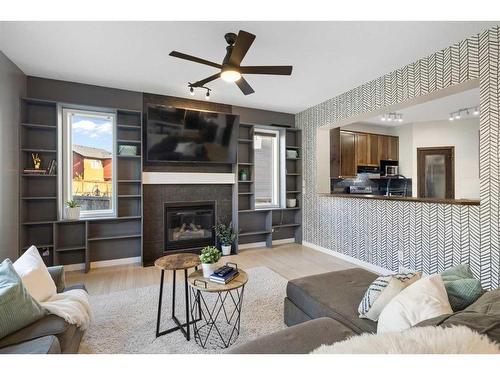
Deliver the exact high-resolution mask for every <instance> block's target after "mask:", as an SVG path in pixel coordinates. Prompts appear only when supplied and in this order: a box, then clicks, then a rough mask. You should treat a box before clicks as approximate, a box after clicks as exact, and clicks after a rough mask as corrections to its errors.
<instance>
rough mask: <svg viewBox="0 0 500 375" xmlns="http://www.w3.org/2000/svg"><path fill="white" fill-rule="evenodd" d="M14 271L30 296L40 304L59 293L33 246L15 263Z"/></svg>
mask: <svg viewBox="0 0 500 375" xmlns="http://www.w3.org/2000/svg"><path fill="white" fill-rule="evenodd" d="M14 269H15V270H16V272H17V273H18V274H19V276H21V279H22V280H23V284H24V286H25V287H26V289H27V290H28V292H29V294H31V296H32V297H33V298H34V299H36V300H37V301H38V302H44V301H46V300H48V299H49V298H50V297H52V296H53V295H54V294H56V293H57V289H56V284H55V283H54V280H53V279H52V277H50V274H49V271H48V270H47V267H46V266H45V263H43V260H42V257H41V256H40V253H39V252H38V249H37V248H36V247H35V246H31V247H30V248H29V249H28V250H26V251H25V252H24V254H23V255H21V256H20V257H19V259H18V260H16V261H15V262H14Z"/></svg>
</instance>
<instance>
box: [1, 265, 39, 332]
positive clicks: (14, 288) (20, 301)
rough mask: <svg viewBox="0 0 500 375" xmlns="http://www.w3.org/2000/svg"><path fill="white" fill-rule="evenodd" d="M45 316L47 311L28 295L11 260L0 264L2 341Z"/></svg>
mask: <svg viewBox="0 0 500 375" xmlns="http://www.w3.org/2000/svg"><path fill="white" fill-rule="evenodd" d="M44 315H45V310H44V309H43V308H42V307H41V306H40V305H39V304H38V302H37V301H35V300H34V299H33V297H31V295H30V294H29V293H28V291H27V290H26V288H25V287H24V285H23V282H22V281H21V278H20V277H19V275H18V274H17V273H16V271H15V270H14V267H13V266H12V262H11V261H10V259H6V260H4V261H3V262H2V263H0V339H1V338H2V337H5V336H7V335H8V334H10V333H12V332H15V331H17V330H18V329H21V328H23V327H26V326H27V325H28V324H31V323H33V322H34V321H36V320H38V319H40V318H42V317H43V316H44Z"/></svg>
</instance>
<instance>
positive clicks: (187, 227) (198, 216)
mask: <svg viewBox="0 0 500 375" xmlns="http://www.w3.org/2000/svg"><path fill="white" fill-rule="evenodd" d="M215 217H216V205H215V201H207V202H168V203H165V216H164V223H165V231H164V237H165V246H164V252H165V253H169V252H179V251H193V250H200V249H201V248H203V247H205V246H210V245H212V246H213V245H214V244H215V233H214V229H213V227H214V225H215Z"/></svg>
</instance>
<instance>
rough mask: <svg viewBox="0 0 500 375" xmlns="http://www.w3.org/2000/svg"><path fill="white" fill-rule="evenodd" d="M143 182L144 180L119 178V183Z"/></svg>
mask: <svg viewBox="0 0 500 375" xmlns="http://www.w3.org/2000/svg"><path fill="white" fill-rule="evenodd" d="M139 182H142V180H118V183H119V184H132V183H139Z"/></svg>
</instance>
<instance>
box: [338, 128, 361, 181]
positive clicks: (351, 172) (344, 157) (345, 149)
mask: <svg viewBox="0 0 500 375" xmlns="http://www.w3.org/2000/svg"><path fill="white" fill-rule="evenodd" d="M356 174H357V164H356V133H352V132H346V131H341V132H340V176H341V177H354V176H356Z"/></svg>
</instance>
